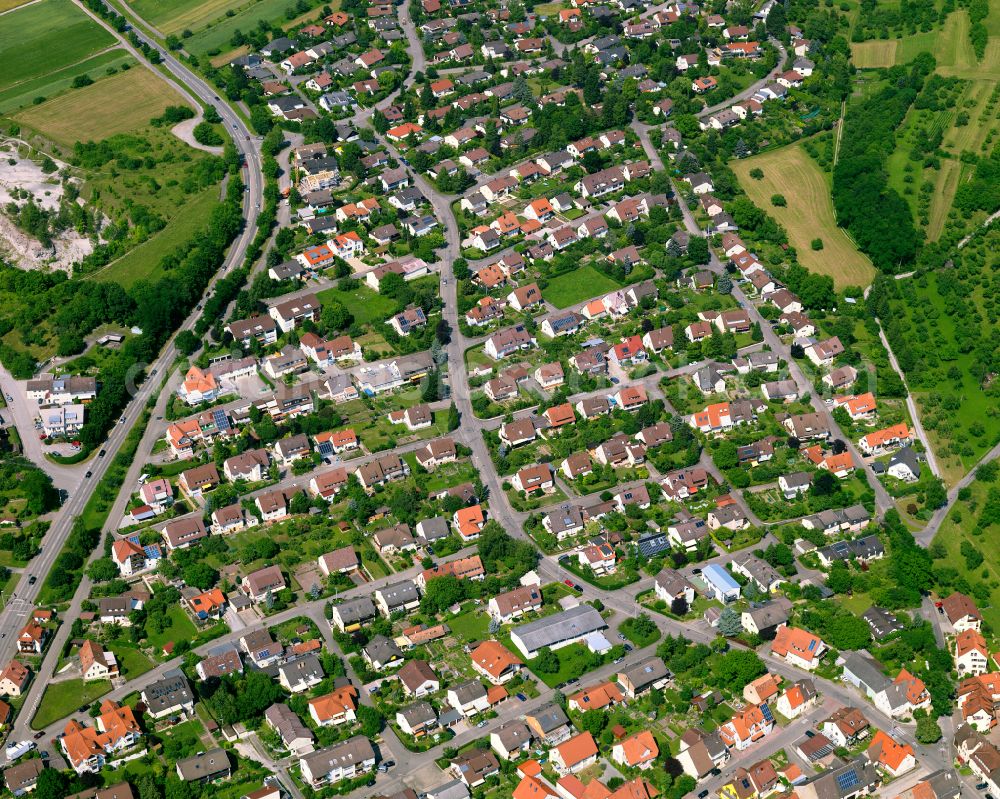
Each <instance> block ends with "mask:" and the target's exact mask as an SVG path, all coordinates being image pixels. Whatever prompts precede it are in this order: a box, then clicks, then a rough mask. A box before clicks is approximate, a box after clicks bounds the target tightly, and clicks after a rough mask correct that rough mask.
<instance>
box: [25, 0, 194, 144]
mask: <svg viewBox="0 0 1000 799" xmlns="http://www.w3.org/2000/svg"><path fill="white" fill-rule="evenodd" d="M46 1H47V0H46ZM182 102H183V100H182V99H181V97H180V95H179V94H177V92H176V91H174V89H173V88H172V87H171V86H170V85H169V84H168V83H167V82H166V81H164V80H163V79H161V78H160V77H158V76H157V75H154V74H153V73H152V72H151V71H150V70H148V69H146V68H141V69H140V68H136V69H130V70H128V71H126V72H120V73H118V74H117V75H113V76H112V77H110V78H106V79H104V80H100V81H97V82H96V83H94V84H92V85H90V86H85V87H83V88H81V89H76V90H75V91H73V92H71V93H69V94H66V95H63V96H62V97H57V98H56V99H54V100H49V101H48V102H45V103H42V104H41V105H37V106H33V107H32V108H30V109H27V110H25V111H22V112H21V113H20V114H18V115H17V116H16V117H15V119H17V121H18V122H20V123H22V124H23V125H26V126H27V127H29V128H32V129H34V130H37V131H38V132H39V133H41V134H42V135H43V136H45V137H46V138H48V139H51V140H52V141H54V142H55V143H56V144H61V145H63V146H65V147H72V145H73V144H74V142H77V141H100V140H101V139H106V138H109V137H110V136H114V135H116V134H118V133H131V132H133V131H136V130H139V129H140V128H144V127H146V126H147V125H148V124H149V120H150V119H152V118H153V117H155V116H159V115H160V114H162V113H163V111H164V110H165V109H166V107H167V106H168V105H177V104H178V103H182Z"/></svg>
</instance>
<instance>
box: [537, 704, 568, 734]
mask: <svg viewBox="0 0 1000 799" xmlns="http://www.w3.org/2000/svg"><path fill="white" fill-rule="evenodd" d="M528 716H530V717H531V718H533V719H534V720H535V723H536V724H537V725H538V727H539V729H540V730H542V732H545V733H549V732H552V730H557V729H559V728H560V727H562V726H563V725H564V724H569V718H568V717H567V716H566V714H565V713H564V712H563V709H562V708H561V707H559V705H557V704H556V703H555V702H550V703H549V704H547V705H542V706H541V707H540V708H538V710H536V711H535V712H534V713H529V714H528Z"/></svg>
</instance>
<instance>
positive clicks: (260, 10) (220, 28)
mask: <svg viewBox="0 0 1000 799" xmlns="http://www.w3.org/2000/svg"><path fill="white" fill-rule="evenodd" d="M329 5H330V7H331V8H333V7H334V5H333V4H332V3H331V4H329ZM287 8H288V2H287V0H258V1H257V2H255V3H251V4H249V5H244V6H243V8H241V9H240V10H239V11H236V12H235V13H234V14H233V15H232V16H231V17H227V16H221V17H220V18H217V19H215V20H214V21H212V22H211V24H209V25H207V27H205V28H203V29H202V30H199V31H195V33H194V35H193V36H191V37H190V38H187V39H185V40H184V47H185V49H186V50H188V52H190V53H193V54H195V55H207V54H209V53H212V52H214V51H216V50H219V51H222V50H229V49H231V48H230V45H229V41H230V40H231V39H232V38H233V34H234V33H235V32H236V31H237V30H243V31H248V30H253V29H254V28H256V27H257V23H258V22H260V21H261V20H264V21H267V22H272V23H280V24H283V23H284V22H285V9H287ZM223 13H224V12H223Z"/></svg>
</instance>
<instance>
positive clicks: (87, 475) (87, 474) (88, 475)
mask: <svg viewBox="0 0 1000 799" xmlns="http://www.w3.org/2000/svg"><path fill="white" fill-rule="evenodd" d="M92 474H93V472H87V473H86V474H85V475H84V477H90V475H92Z"/></svg>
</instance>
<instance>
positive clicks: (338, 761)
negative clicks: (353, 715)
mask: <svg viewBox="0 0 1000 799" xmlns="http://www.w3.org/2000/svg"><path fill="white" fill-rule="evenodd" d="M374 759H375V749H374V748H372V743H371V741H369V740H368V739H367V738H363V737H362V736H360V735H355V736H354V737H353V738H348V739H347V740H346V741H344V742H342V743H339V744H334V745H333V746H328V747H326V748H325V749H318V750H316V751H315V752H312V753H311V754H308V755H306V756H305V757H303V758H302V760H303V761H304V762H306V763H308V764H309V771H310V772H311V773H312V774H313V775H320V774H327V773H329V772H330V771H333V769H335V768H344V767H345V766H352V765H355V764H357V763H363V762H365V761H366V760H374Z"/></svg>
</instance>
